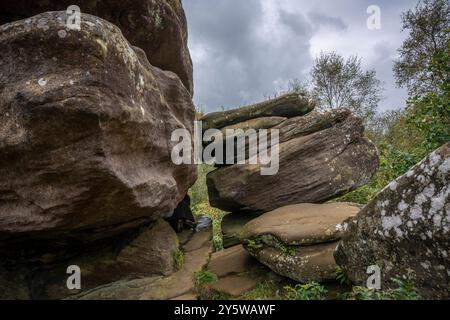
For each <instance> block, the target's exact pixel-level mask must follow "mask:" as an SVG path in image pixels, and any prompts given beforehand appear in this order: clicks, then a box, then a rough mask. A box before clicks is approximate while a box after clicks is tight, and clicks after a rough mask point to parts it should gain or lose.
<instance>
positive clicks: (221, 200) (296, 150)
mask: <svg viewBox="0 0 450 320" xmlns="http://www.w3.org/2000/svg"><path fill="white" fill-rule="evenodd" d="M308 106H310V105H308ZM282 107H283V105H281V107H280V110H283V108H282ZM305 110H310V107H308V108H306V109H305ZM234 113H238V114H239V115H240V114H241V111H239V112H238V111H235V112H234ZM234 113H232V112H230V114H227V115H226V116H225V115H222V116H219V115H211V116H210V117H209V118H207V123H213V124H220V125H228V124H231V123H234V122H235V121H234V120H233V118H232V117H233V116H234ZM244 113H246V112H244ZM276 115H279V114H276ZM282 115H283V116H289V113H283V114H282ZM264 116H267V115H264ZM241 120H244V121H247V117H245V118H244V117H239V121H241ZM209 126H210V125H207V127H209ZM244 126H246V125H244ZM271 129H278V130H279V141H280V144H279V170H278V172H277V173H276V174H274V175H266V176H263V175H261V165H260V164H256V165H255V164H236V165H230V166H225V167H221V168H218V169H216V170H215V171H212V172H211V173H209V174H208V176H207V184H208V192H209V198H210V202H211V205H212V206H214V207H217V208H220V209H223V210H225V211H230V212H235V211H240V210H250V211H256V212H268V211H271V210H274V209H277V208H280V207H283V206H286V205H290V204H296V203H322V202H325V201H327V200H330V199H332V198H335V197H338V196H341V195H343V194H345V193H347V192H350V191H352V190H354V189H356V188H358V187H360V186H362V185H364V184H366V183H367V182H369V181H370V179H371V178H372V176H373V175H374V174H375V172H376V171H377V169H378V153H377V149H376V147H375V146H374V145H373V144H372V143H371V142H370V141H369V140H368V139H367V138H366V137H365V136H364V127H363V125H362V122H361V120H360V119H358V118H356V117H354V116H353V115H352V114H351V113H350V112H349V111H348V110H346V109H339V110H331V111H327V112H316V111H312V112H309V113H307V114H306V115H302V116H297V117H293V118H289V119H287V120H285V121H283V122H281V123H279V124H278V125H276V126H274V127H272V128H271Z"/></svg>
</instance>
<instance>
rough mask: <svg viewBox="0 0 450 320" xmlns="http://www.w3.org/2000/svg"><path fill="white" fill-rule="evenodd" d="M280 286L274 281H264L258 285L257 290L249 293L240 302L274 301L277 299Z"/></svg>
mask: <svg viewBox="0 0 450 320" xmlns="http://www.w3.org/2000/svg"><path fill="white" fill-rule="evenodd" d="M277 293H278V286H277V284H276V283H275V282H274V281H263V282H259V283H258V284H257V285H256V288H255V289H253V290H252V291H250V292H247V293H246V294H244V295H243V296H242V297H240V300H272V299H274V297H277Z"/></svg>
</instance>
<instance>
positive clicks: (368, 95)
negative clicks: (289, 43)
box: [310, 52, 382, 121]
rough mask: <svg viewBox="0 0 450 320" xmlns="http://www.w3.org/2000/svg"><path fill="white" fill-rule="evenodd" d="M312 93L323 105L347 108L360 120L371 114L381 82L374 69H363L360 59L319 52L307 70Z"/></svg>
mask: <svg viewBox="0 0 450 320" xmlns="http://www.w3.org/2000/svg"><path fill="white" fill-rule="evenodd" d="M310 77H311V86H312V94H313V95H314V96H315V97H316V99H317V100H319V102H320V104H321V106H322V107H324V108H343V107H346V108H349V109H351V110H352V111H353V112H354V113H355V114H356V115H358V116H360V117H361V118H363V119H364V120H366V121H367V120H369V119H370V118H371V117H373V115H374V114H375V111H376V108H377V106H378V103H379V102H380V100H381V92H382V84H381V81H380V80H378V79H377V77H376V72H375V70H368V71H364V70H363V68H362V66H361V59H360V58H358V57H357V56H352V57H350V58H348V59H344V57H342V56H341V55H339V54H337V53H336V52H330V53H321V54H320V56H319V57H318V58H317V59H316V60H315V62H314V66H313V68H312V70H311V74H310Z"/></svg>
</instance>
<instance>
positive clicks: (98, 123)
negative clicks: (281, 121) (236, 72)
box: [0, 1, 196, 251]
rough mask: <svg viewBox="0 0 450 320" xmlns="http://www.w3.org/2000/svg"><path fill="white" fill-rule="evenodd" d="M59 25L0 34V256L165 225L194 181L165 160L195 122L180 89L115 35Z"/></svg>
mask: <svg viewBox="0 0 450 320" xmlns="http://www.w3.org/2000/svg"><path fill="white" fill-rule="evenodd" d="M18 2H20V1H16V2H12V3H18ZM4 3H5V2H2V5H3V4H4ZM65 19H66V14H65V12H50V13H44V14H40V15H38V16H34V17H31V18H28V19H26V20H21V21H16V22H13V23H9V24H5V25H2V26H1V27H0V239H1V244H0V247H2V249H4V248H7V249H8V250H10V251H11V250H12V247H11V246H12V244H18V243H21V242H24V241H27V242H28V243H32V244H36V245H38V244H37V242H35V240H37V239H38V240H42V241H45V244H46V245H54V246H66V245H68V244H70V245H79V244H81V243H86V242H92V241H96V240H99V239H104V238H107V237H111V236H113V235H116V234H119V233H122V232H124V231H126V230H130V229H133V228H135V227H137V226H140V225H143V224H146V223H149V222H151V221H155V220H157V219H159V218H161V217H163V218H164V217H168V216H170V215H171V214H172V212H173V210H174V209H175V207H176V206H177V204H178V203H179V202H181V200H182V199H183V198H184V196H185V195H186V193H187V190H188V189H189V187H190V186H191V185H192V184H193V183H194V181H195V179H196V169H195V166H185V165H182V166H177V165H175V164H173V162H172V161H171V149H172V146H173V145H174V143H173V142H171V141H170V137H171V132H172V131H173V130H175V129H187V130H189V131H192V129H193V128H192V125H193V120H194V106H193V104H192V101H191V96H190V94H189V92H188V90H186V88H185V87H184V86H183V85H182V83H181V81H180V80H179V78H178V77H177V76H176V75H175V74H173V73H172V72H165V71H162V70H161V69H159V68H156V67H154V66H152V65H151V64H150V63H149V62H148V60H147V58H146V57H145V53H144V52H143V51H142V50H140V49H138V48H133V47H131V46H130V44H129V43H128V41H127V40H126V39H125V38H124V37H123V36H122V33H121V31H120V30H119V29H118V28H117V27H116V26H114V25H113V24H111V23H109V22H107V21H105V20H102V19H100V18H97V17H94V16H91V15H86V14H83V15H82V17H81V30H80V31H77V30H66V29H64V21H65ZM62 29H64V30H66V34H64V37H61V35H62V34H61V32H59V31H61V30H62ZM55 239H57V241H55ZM39 246H40V247H42V248H44V247H45V249H48V247H47V246H44V245H43V244H42V243H39ZM27 247H28V248H30V246H27Z"/></svg>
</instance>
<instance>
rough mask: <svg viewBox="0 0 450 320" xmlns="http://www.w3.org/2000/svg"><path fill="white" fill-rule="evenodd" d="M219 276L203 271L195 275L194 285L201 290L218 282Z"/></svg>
mask: <svg viewBox="0 0 450 320" xmlns="http://www.w3.org/2000/svg"><path fill="white" fill-rule="evenodd" d="M217 280H218V278H217V275H216V274H214V273H213V272H211V271H209V270H201V271H198V272H196V273H195V274H194V284H195V287H196V288H201V287H203V286H205V285H207V284H211V283H214V282H217Z"/></svg>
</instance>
